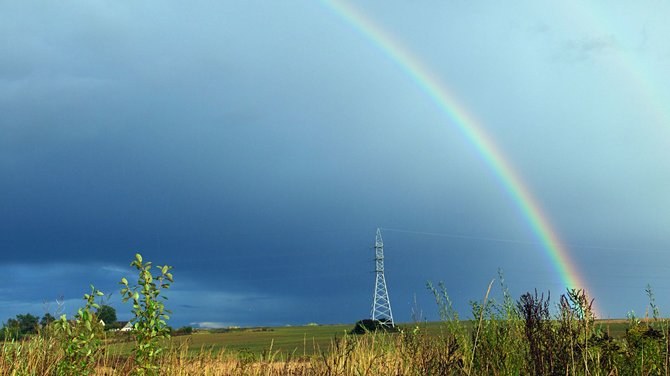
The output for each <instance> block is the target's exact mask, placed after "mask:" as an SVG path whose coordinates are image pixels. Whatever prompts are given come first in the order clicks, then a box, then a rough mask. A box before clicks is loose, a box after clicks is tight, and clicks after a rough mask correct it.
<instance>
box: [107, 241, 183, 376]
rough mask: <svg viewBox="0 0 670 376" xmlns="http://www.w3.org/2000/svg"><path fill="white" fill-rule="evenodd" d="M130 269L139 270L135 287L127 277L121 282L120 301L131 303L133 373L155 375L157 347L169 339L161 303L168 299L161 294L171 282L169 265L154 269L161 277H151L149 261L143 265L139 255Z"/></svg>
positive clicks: (161, 349) (167, 313)
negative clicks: (161, 341)
mask: <svg viewBox="0 0 670 376" xmlns="http://www.w3.org/2000/svg"><path fill="white" fill-rule="evenodd" d="M130 266H133V267H135V268H136V269H137V270H138V273H139V277H138V280H137V284H135V285H129V284H128V280H127V279H126V278H122V279H121V282H120V283H121V285H123V288H122V289H121V295H122V296H123V302H124V303H125V302H127V301H132V303H133V309H132V313H133V316H134V317H133V319H132V320H131V322H132V323H133V331H132V334H133V336H134V337H135V341H136V344H135V348H134V349H133V354H134V356H135V365H136V373H137V374H138V375H154V374H157V372H158V369H159V367H158V356H159V354H160V353H161V351H163V348H162V346H161V344H160V340H161V339H164V338H165V339H166V338H170V328H169V327H168V326H167V320H168V319H169V318H170V316H169V313H170V311H169V310H166V309H165V305H164V303H163V300H164V299H167V297H165V296H163V295H161V292H162V291H163V290H164V289H168V288H170V284H171V283H172V282H173V279H172V274H171V273H170V269H172V267H171V266H167V265H165V266H156V268H158V270H159V271H160V274H157V275H156V276H154V275H153V274H152V273H151V267H152V263H151V262H146V263H144V262H143V261H142V255H140V254H139V253H138V254H136V255H135V260H134V261H133V262H131V263H130Z"/></svg>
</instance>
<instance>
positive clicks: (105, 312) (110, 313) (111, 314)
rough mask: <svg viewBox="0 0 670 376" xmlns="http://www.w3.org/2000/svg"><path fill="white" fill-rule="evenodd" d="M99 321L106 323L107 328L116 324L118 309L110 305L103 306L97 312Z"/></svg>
mask: <svg viewBox="0 0 670 376" xmlns="http://www.w3.org/2000/svg"><path fill="white" fill-rule="evenodd" d="M97 315H98V319H99V320H102V321H103V322H104V323H105V326H107V325H110V324H113V323H115V322H116V309H114V307H112V306H109V305H106V304H105V305H102V306H100V309H98V312H97Z"/></svg>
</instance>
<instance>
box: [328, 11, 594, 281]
mask: <svg viewBox="0 0 670 376" xmlns="http://www.w3.org/2000/svg"><path fill="white" fill-rule="evenodd" d="M321 3H322V4H324V6H326V7H327V8H329V9H330V10H331V11H332V12H333V13H335V14H336V15H338V16H339V17H340V18H341V19H343V20H344V21H346V22H347V23H348V24H349V25H351V26H352V27H353V28H354V29H356V30H357V31H358V32H359V33H360V34H361V35H363V36H364V37H365V38H367V39H368V40H369V41H370V42H372V43H373V44H374V45H375V46H376V47H377V48H379V49H380V50H381V51H382V52H383V53H384V54H385V55H386V56H387V57H388V58H389V59H390V60H392V61H393V62H394V63H395V64H396V65H397V66H398V67H399V68H400V69H401V70H402V71H403V72H404V73H405V74H407V75H408V76H409V77H410V78H411V79H412V81H413V82H414V83H415V84H416V85H417V86H419V87H420V88H421V90H422V91H423V92H425V93H426V94H427V95H428V97H429V98H430V99H431V100H432V101H433V102H434V103H435V104H436V105H437V106H438V107H439V108H440V110H442V112H443V113H444V114H445V115H446V116H447V118H449V119H450V120H451V122H452V123H453V124H454V125H455V126H456V127H458V130H459V131H460V132H461V133H462V134H463V137H465V139H466V140H467V141H468V142H469V143H470V144H472V146H473V147H474V148H475V150H476V151H477V153H479V155H480V157H481V158H482V159H483V161H484V162H485V163H486V165H488V166H489V167H490V169H491V171H492V172H493V174H494V175H495V176H496V178H497V179H498V181H499V182H500V185H501V186H502V187H503V188H504V189H505V191H506V192H507V193H508V194H509V195H510V196H511V197H512V199H513V200H514V202H515V203H516V205H517V206H518V208H519V210H521V212H522V213H523V216H524V218H525V219H526V220H527V221H528V224H529V225H530V227H531V228H532V231H533V233H534V234H535V235H536V236H537V238H538V240H539V241H540V243H541V244H542V247H543V248H544V250H545V251H546V253H547V256H548V257H549V259H550V261H551V264H552V265H553V266H554V268H555V269H556V272H557V273H558V275H559V277H560V279H561V283H562V284H563V285H564V286H565V287H567V288H584V289H586V283H585V282H584V280H583V279H582V278H581V277H580V276H581V274H580V272H579V270H578V269H577V266H576V265H575V263H574V262H573V261H572V260H571V259H570V254H569V252H568V249H567V248H566V247H565V246H564V245H563V244H562V242H561V240H560V238H559V236H558V234H557V233H556V230H554V228H553V226H552V225H551V222H550V221H549V218H548V217H547V215H546V214H545V213H544V212H543V211H542V208H541V207H540V205H539V203H538V202H537V200H536V199H535V197H533V195H532V194H531V192H530V191H529V190H528V188H527V187H526V184H524V182H523V180H522V179H521V176H520V175H519V173H518V172H516V171H515V170H514V168H513V167H512V165H511V164H510V162H509V161H508V159H507V158H506V157H505V155H504V154H503V153H502V151H501V150H500V149H499V148H498V147H497V146H496V144H495V143H494V142H493V140H492V139H491V138H490V137H489V135H488V134H487V133H486V131H485V130H484V128H483V127H482V126H481V125H480V124H479V123H478V122H477V120H476V119H475V117H474V116H472V114H470V113H468V111H467V108H466V107H465V106H464V105H463V104H462V103H460V102H459V101H458V99H457V98H456V97H455V96H454V95H453V94H452V93H451V92H449V90H448V88H447V87H446V86H445V85H443V84H441V83H440V81H439V80H438V79H437V78H436V77H435V76H434V75H433V74H431V72H430V70H428V69H427V68H426V66H424V65H423V64H422V63H421V62H420V61H419V60H418V59H417V58H416V57H415V56H413V55H412V54H411V53H410V52H409V51H408V50H407V49H406V48H404V47H403V46H402V45H400V44H399V43H398V42H397V41H396V40H395V38H393V37H392V36H391V35H390V34H389V33H388V32H387V31H385V30H384V29H383V28H381V27H380V26H378V25H377V24H375V23H374V22H373V21H372V20H371V19H370V18H368V17H366V16H365V15H364V14H363V13H361V12H360V11H359V10H357V9H356V8H354V7H353V6H352V5H350V4H347V3H345V2H343V1H337V0H321ZM587 290H588V289H587Z"/></svg>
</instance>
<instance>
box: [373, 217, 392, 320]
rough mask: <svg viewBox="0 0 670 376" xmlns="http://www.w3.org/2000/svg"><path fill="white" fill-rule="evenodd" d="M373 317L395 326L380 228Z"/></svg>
mask: <svg viewBox="0 0 670 376" xmlns="http://www.w3.org/2000/svg"><path fill="white" fill-rule="evenodd" d="M372 319H373V320H378V321H379V322H381V323H382V324H383V325H389V326H393V313H392V312H391V301H390V300H389V292H388V290H387V289H386V278H385V277H384V242H383V241H382V232H381V230H380V229H377V236H376V237H375V295H374V298H373V300H372Z"/></svg>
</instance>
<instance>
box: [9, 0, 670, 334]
mask: <svg viewBox="0 0 670 376" xmlns="http://www.w3.org/2000/svg"><path fill="white" fill-rule="evenodd" d="M343 9H344V10H348V11H347V12H349V13H347V12H345V11H343ZM668 12H670V3H668V2H663V1H652V0H649V1H644V2H628V1H619V0H616V1H605V0H588V1H581V0H580V1H576V0H574V1H561V2H537V1H521V0H519V1H516V0H515V1H512V2H499V3H494V2H484V1H461V0H440V1H435V0H422V1H406V0H402V1H401V0H392V1H376V0H375V1H372V0H369V1H368V0H366V1H357V2H355V3H353V2H348V1H332V2H329V1H325V0H324V1H316V0H295V1H286V2H278V1H254V0H250V1H208V0H203V1H198V2H189V3H184V2H178V1H144V2H133V1H114V2H109V1H101V0H86V1H83V0H79V1H74V0H73V1H68V2H58V3H55V2H46V1H37V0H26V1H20V2H19V1H15V2H11V1H5V2H0V46H1V47H2V51H3V52H2V53H1V54H0V114H2V115H1V116H0V193H1V194H0V252H2V258H0V322H1V321H6V320H7V319H8V318H10V317H13V316H15V315H16V314H20V313H32V314H35V315H39V316H41V315H42V314H43V313H44V312H47V311H48V312H50V313H52V314H55V313H66V314H72V313H73V312H75V311H76V309H77V308H78V307H79V306H81V305H83V300H82V299H81V297H82V295H83V294H84V293H87V292H88V291H89V289H90V287H89V285H90V284H93V285H95V286H96V287H97V288H99V289H100V290H102V291H103V292H105V293H107V294H109V295H107V296H106V298H105V303H107V304H110V305H112V306H114V307H115V308H116V309H117V312H118V315H119V318H120V319H122V320H128V319H129V318H130V307H128V305H127V304H124V303H122V301H121V296H120V294H119V289H120V285H119V284H118V281H119V280H120V279H121V278H122V277H127V278H128V279H129V280H130V281H131V282H132V281H133V276H134V275H135V274H134V272H133V270H132V269H131V267H130V266H129V264H130V262H131V261H132V260H133V258H134V255H135V253H137V252H139V253H141V254H142V255H143V256H144V258H145V260H150V261H153V262H154V263H155V264H157V265H164V264H167V265H171V266H173V267H174V269H173V274H174V278H175V282H174V284H173V286H172V288H171V289H170V290H169V291H168V292H167V293H166V294H167V296H168V298H169V300H168V301H167V306H168V308H170V309H171V310H172V311H173V315H172V318H171V321H170V324H171V325H173V326H176V327H178V326H183V325H192V326H196V327H220V326H229V325H240V326H255V325H300V324H306V323H311V322H316V323H353V322H355V321H356V320H359V319H363V318H367V317H368V316H369V315H370V309H371V304H372V294H373V287H374V273H373V272H372V271H373V269H374V263H373V257H374V250H373V248H372V246H373V245H374V237H375V231H376V229H377V228H382V234H383V237H384V246H385V248H384V251H385V256H386V259H385V262H386V280H387V284H388V289H389V297H390V300H391V305H392V309H393V314H394V318H395V320H396V321H398V322H407V321H410V320H412V312H421V316H422V318H424V319H426V320H435V319H437V318H438V309H437V307H436V305H435V301H434V299H433V298H432V296H431V294H430V292H429V291H428V290H427V289H426V283H427V282H428V281H432V282H434V283H437V282H439V281H443V282H444V284H445V286H446V289H447V291H448V293H449V295H450V296H451V298H452V300H453V302H454V305H455V307H456V309H458V310H459V311H460V312H461V313H462V315H463V316H465V317H468V316H469V315H470V310H469V302H470V301H472V300H481V299H483V297H484V294H485V293H486V288H487V286H488V284H489V282H490V281H491V280H493V279H496V280H497V278H498V271H499V270H502V273H503V275H504V279H505V283H506V286H507V288H508V289H509V291H510V293H511V294H512V296H513V297H515V298H518V297H519V296H520V295H521V294H523V293H525V292H527V291H533V290H534V289H537V290H538V291H551V294H552V295H551V297H552V301H553V302H557V301H558V297H559V295H560V294H561V293H563V292H564V291H565V288H566V286H565V279H564V278H563V277H562V276H561V271H560V267H559V266H558V265H557V263H556V261H555V260H552V258H551V257H550V255H549V251H548V250H547V246H546V244H544V243H543V241H542V239H541V237H540V236H538V232H537V228H534V227H533V226H532V220H531V219H530V218H529V217H528V213H526V212H524V211H523V210H522V208H521V206H520V200H519V198H518V197H515V196H514V194H513V193H511V192H510V189H509V186H506V185H505V181H504V179H501V176H500V174H499V171H496V169H495V167H494V166H492V165H491V163H490V161H487V160H486V158H485V156H484V155H483V152H482V149H481V148H478V147H477V145H476V143H475V142H473V140H471V139H468V138H467V137H466V136H465V135H464V132H463V124H459V122H458V119H456V118H454V117H453V116H449V113H448V112H449V111H453V110H460V111H464V112H466V113H468V114H469V115H470V116H471V119H472V121H471V122H470V123H468V122H466V128H467V127H471V126H474V125H476V127H478V129H479V130H480V131H481V132H483V134H485V135H486V137H487V138H488V139H489V140H490V141H491V142H492V145H495V147H496V148H497V150H498V151H499V153H500V155H501V158H504V160H505V161H506V163H507V164H508V165H509V166H511V168H512V169H513V170H514V171H515V173H516V175H517V177H518V179H519V182H520V183H521V184H522V185H523V187H524V188H525V189H526V191H527V192H528V195H529V196H528V197H532V198H533V200H534V202H535V203H536V204H537V210H538V213H539V214H540V215H541V216H542V217H543V218H545V219H546V224H547V226H548V227H547V230H548V231H549V232H551V233H552V234H554V235H555V236H556V238H557V239H558V240H559V241H560V243H561V244H562V245H563V249H564V250H565V256H566V259H567V260H570V263H571V265H572V266H573V267H574V271H575V273H578V275H573V279H574V280H578V281H580V283H582V284H583V286H579V287H583V288H586V289H587V291H588V293H589V294H590V295H591V296H592V297H593V298H595V302H596V305H597V307H598V313H599V316H600V317H603V318H608V317H611V318H615V317H616V318H620V317H625V316H626V315H627V314H628V313H629V312H635V314H636V315H638V316H643V315H644V313H645V310H646V309H647V305H648V298H647V296H646V295H645V287H646V286H647V284H649V285H651V287H652V290H653V291H654V293H655V299H656V303H657V304H658V306H659V308H660V310H661V314H665V315H668V314H670V298H669V297H668V296H669V295H670V294H668V293H669V292H670V276H669V275H670V273H669V272H670V267H669V266H668V265H670V238H669V237H668V235H667V230H668V224H670V196H668V192H669V191H670V190H669V188H670V172H669V171H670V169H669V168H668V162H669V160H668V152H667V150H668V148H669V147H670V70H668V69H667V67H668V66H669V64H670V45H669V44H668V43H667V38H668V36H670V24H668V23H667V19H666V18H667V17H665V15H667V14H668ZM352 14H356V15H358V16H357V17H358V18H355V17H353V18H352V17H351V16H352ZM371 25H374V28H372V27H371ZM374 30H376V32H378V33H379V32H381V33H382V34H383V35H384V36H385V37H386V38H388V39H387V42H389V41H390V42H392V46H395V47H394V48H396V50H395V51H394V50H389V45H384V44H383V43H382V41H381V40H380V39H379V38H378V37H379V35H381V34H375V33H374ZM400 50H402V51H404V53H405V54H406V55H405V56H410V57H411V59H413V60H412V61H414V62H416V63H417V64H419V65H420V67H422V69H423V71H422V72H423V73H430V74H429V75H427V76H425V77H429V81H430V83H431V84H432V85H433V86H434V87H435V88H438V89H439V90H442V91H444V92H448V93H450V95H451V98H452V99H453V101H452V102H444V103H439V102H436V100H435V97H434V96H433V95H431V93H430V92H429V91H428V90H427V89H426V87H425V85H423V86H422V82H421V80H420V79H417V76H416V73H417V72H416V70H415V71H412V69H411V68H412V67H411V66H408V65H407V64H408V61H407V60H402V59H401V58H399V57H398V55H397V54H394V53H397V52H398V51H400ZM413 74H414V75H413ZM423 83H424V84H425V82H423ZM445 109H446V110H445ZM526 198H527V197H526ZM492 296H493V297H494V298H496V299H500V296H501V288H500V287H499V283H498V282H496V283H495V284H494V288H493V292H492Z"/></svg>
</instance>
